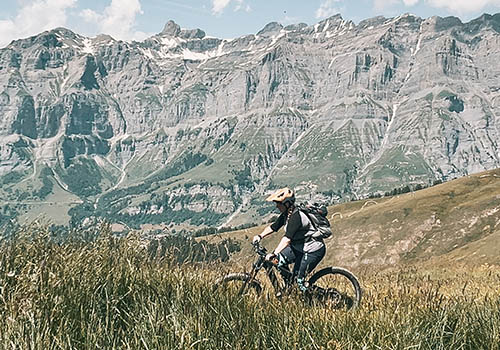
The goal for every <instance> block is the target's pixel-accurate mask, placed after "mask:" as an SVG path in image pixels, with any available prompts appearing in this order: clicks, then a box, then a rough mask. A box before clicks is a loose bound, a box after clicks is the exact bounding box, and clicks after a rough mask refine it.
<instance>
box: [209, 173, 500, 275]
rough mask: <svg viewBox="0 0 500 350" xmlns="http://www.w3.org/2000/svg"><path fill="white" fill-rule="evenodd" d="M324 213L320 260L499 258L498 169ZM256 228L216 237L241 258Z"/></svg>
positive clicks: (382, 262) (381, 262)
mask: <svg viewBox="0 0 500 350" xmlns="http://www.w3.org/2000/svg"><path fill="white" fill-rule="evenodd" d="M268 205H271V204H268ZM329 215H330V218H331V223H332V225H333V228H334V237H333V238H331V239H329V240H328V241H327V246H328V252H327V256H326V258H325V259H324V261H323V263H324V264H325V265H332V264H333V265H340V266H347V267H351V268H353V267H358V266H359V267H361V266H367V265H368V266H371V265H392V264H397V263H417V262H427V263H432V264H455V263H460V264H475V265H480V264H483V263H490V264H500V253H499V252H500V240H499V238H500V169H496V170H493V171H487V172H483V173H479V174H475V175H471V176H467V177H463V178H460V179H457V180H453V181H450V182H447V183H444V184H440V185H436V186H433V187H430V188H426V189H423V190H420V191H417V192H413V193H406V194H404V195H397V196H393V197H385V198H380V199H369V200H362V201H355V202H349V203H344V204H339V205H334V206H332V207H330V208H329ZM262 229H263V226H261V227H255V228H251V229H245V230H241V231H236V232H228V233H224V234H222V235H220V237H233V238H235V239H238V240H240V241H242V247H243V251H242V252H241V254H240V255H239V257H240V258H244V256H245V254H246V255H248V254H249V253H250V250H249V249H250V240H251V238H252V237H253V236H254V235H255V234H257V233H259V232H260V231H261V230H262ZM273 236H274V237H272V238H271V239H269V240H267V239H266V241H265V245H267V246H269V247H274V246H275V245H276V244H277V242H278V240H279V238H280V237H281V234H280V233H278V234H274V235H273ZM207 239H209V240H217V239H220V238H218V237H210V238H207Z"/></svg>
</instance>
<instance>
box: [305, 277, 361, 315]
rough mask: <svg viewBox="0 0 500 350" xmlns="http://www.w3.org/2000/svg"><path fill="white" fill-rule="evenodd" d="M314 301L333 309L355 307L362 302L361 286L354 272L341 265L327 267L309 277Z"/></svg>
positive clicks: (311, 295) (310, 293)
mask: <svg viewBox="0 0 500 350" xmlns="http://www.w3.org/2000/svg"><path fill="white" fill-rule="evenodd" d="M308 282H309V296H310V300H311V301H312V302H313V303H317V304H320V305H323V306H326V307H328V308H332V309H348V310H349V309H355V308H357V307H358V306H359V304H360V303H361V294H362V291H361V286H360V285H359V281H358V279H357V278H356V276H354V274H353V273H352V272H350V271H348V270H346V269H343V268H341V267H327V268H324V269H322V270H320V271H318V272H316V273H315V274H314V275H312V276H311V278H310V279H309V281H308Z"/></svg>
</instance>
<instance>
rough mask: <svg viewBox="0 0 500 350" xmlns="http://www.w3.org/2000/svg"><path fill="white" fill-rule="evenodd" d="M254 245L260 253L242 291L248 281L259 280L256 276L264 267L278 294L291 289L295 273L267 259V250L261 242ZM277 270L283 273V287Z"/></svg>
mask: <svg viewBox="0 0 500 350" xmlns="http://www.w3.org/2000/svg"><path fill="white" fill-rule="evenodd" d="M253 246H254V250H255V252H256V253H257V255H258V258H257V260H256V261H255V262H254V263H253V266H252V270H251V271H250V274H249V275H250V278H249V279H247V281H246V283H244V284H243V286H242V287H241V290H240V293H243V291H244V290H245V288H246V286H247V285H248V283H251V282H252V281H257V282H258V280H256V279H255V276H256V275H257V273H258V272H259V271H260V270H261V269H262V268H264V269H265V270H266V275H267V277H268V278H269V280H270V281H271V285H272V286H273V289H274V292H275V293H276V295H280V294H282V293H284V292H285V291H289V290H290V287H291V286H292V283H293V273H292V272H291V271H290V270H289V269H288V268H284V267H282V266H278V264H277V263H275V262H272V261H268V260H266V255H267V250H266V248H264V247H262V246H261V245H260V244H259V243H256V244H254V245H253ZM275 270H278V272H279V274H280V275H281V279H282V280H283V287H281V286H280V282H279V280H278V277H277V276H276V273H275Z"/></svg>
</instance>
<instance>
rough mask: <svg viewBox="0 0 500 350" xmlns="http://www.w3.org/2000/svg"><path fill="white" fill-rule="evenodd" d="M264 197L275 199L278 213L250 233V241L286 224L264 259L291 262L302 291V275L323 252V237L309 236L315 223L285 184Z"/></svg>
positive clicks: (286, 263)
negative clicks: (264, 226) (270, 221)
mask: <svg viewBox="0 0 500 350" xmlns="http://www.w3.org/2000/svg"><path fill="white" fill-rule="evenodd" d="M266 201H268V202H274V203H276V207H277V208H278V210H279V211H280V213H281V214H280V216H279V217H278V219H276V221H275V222H274V223H273V224H271V225H270V226H268V227H266V228H265V229H264V230H263V231H262V232H261V233H260V234H258V235H256V236H254V237H253V243H258V242H260V241H261V240H262V239H263V238H265V237H266V236H268V235H270V234H272V233H274V232H277V231H278V230H279V229H280V228H281V227H283V226H285V235H284V236H283V238H281V241H280V242H279V244H278V246H277V247H276V248H275V249H274V251H273V253H270V254H268V255H267V256H266V259H267V260H272V259H274V258H277V259H278V265H279V266H282V267H288V265H289V264H291V263H294V267H293V276H296V277H297V284H298V285H299V288H300V290H301V291H303V292H305V291H306V290H307V286H306V285H305V277H306V275H307V274H308V273H309V272H311V271H312V270H313V269H314V268H315V267H316V266H317V265H318V264H319V262H320V261H321V259H323V257H324V256H325V254H326V247H325V243H324V242H323V240H322V239H316V238H313V237H312V235H313V233H314V232H315V229H314V226H313V225H312V224H311V222H310V220H309V218H308V217H307V215H306V214H304V213H303V212H302V211H301V210H299V208H298V207H297V206H296V205H295V194H294V192H293V191H292V190H290V189H289V188H288V187H285V188H281V189H279V190H277V191H276V192H274V193H273V194H271V195H270V196H269V197H267V198H266Z"/></svg>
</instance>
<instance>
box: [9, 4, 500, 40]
mask: <svg viewBox="0 0 500 350" xmlns="http://www.w3.org/2000/svg"><path fill="white" fill-rule="evenodd" d="M0 5H1V6H0V47H3V46H5V45H7V44H8V43H9V42H10V41H11V40H13V39H19V38H24V37H28V36H31V35H34V34H37V33H40V32H42V31H44V30H48V29H53V28H55V27H61V26H62V27H66V28H68V29H71V30H73V31H75V32H77V33H79V34H82V35H87V36H95V35H97V34H100V33H106V34H110V35H111V36H113V37H114V38H115V39H123V40H131V39H135V40H142V39H144V38H146V37H148V36H150V35H153V34H156V33H159V32H161V30H162V29H163V26H164V25H165V23H166V22H167V21H168V20H170V19H173V20H174V21H175V22H177V23H178V24H179V25H180V26H181V27H182V28H200V29H203V30H204V31H205V32H206V33H207V35H209V36H215V37H219V38H235V37H238V36H241V35H245V34H255V33H257V32H258V31H259V30H260V29H262V28H263V27H264V26H265V25H266V24H267V23H269V22H273V21H276V22H279V23H281V24H283V25H287V24H291V23H299V22H305V23H307V24H314V23H316V22H318V21H320V20H322V19H324V18H327V17H330V16H332V15H334V14H337V13H340V14H341V15H342V17H343V18H344V19H350V20H353V21H354V22H355V23H358V22H359V21H360V20H363V19H366V18H370V17H374V16H377V15H384V16H386V17H394V16H397V15H399V14H403V13H406V12H409V13H413V14H415V15H418V16H420V17H423V18H427V17H431V16H433V15H438V16H442V17H444V16H450V15H453V16H457V17H460V18H461V19H462V21H464V22H466V21H469V20H471V19H474V18H476V17H479V16H480V15H481V14H482V13H484V12H486V13H490V14H493V13H497V12H500V0H166V1H164V0H0Z"/></svg>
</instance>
